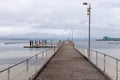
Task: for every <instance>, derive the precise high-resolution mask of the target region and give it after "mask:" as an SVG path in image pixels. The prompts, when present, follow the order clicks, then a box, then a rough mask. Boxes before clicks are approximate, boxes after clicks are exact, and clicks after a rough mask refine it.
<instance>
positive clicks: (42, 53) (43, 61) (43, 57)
mask: <svg viewBox="0 0 120 80" xmlns="http://www.w3.org/2000/svg"><path fill="white" fill-rule="evenodd" d="M43 64H44V53H42V65H43Z"/></svg>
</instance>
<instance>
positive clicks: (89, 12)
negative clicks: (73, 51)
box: [87, 4, 91, 59]
mask: <svg viewBox="0 0 120 80" xmlns="http://www.w3.org/2000/svg"><path fill="white" fill-rule="evenodd" d="M87 12H88V13H87V14H88V16H89V30H88V35H89V36H88V39H89V40H88V58H89V59H90V49H91V48H90V22H91V5H90V4H89V8H88V11H87Z"/></svg>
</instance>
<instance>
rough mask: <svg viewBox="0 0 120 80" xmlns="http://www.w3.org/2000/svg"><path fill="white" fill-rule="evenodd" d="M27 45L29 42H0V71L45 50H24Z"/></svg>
mask: <svg viewBox="0 0 120 80" xmlns="http://www.w3.org/2000/svg"><path fill="white" fill-rule="evenodd" d="M6 43H8V44H6ZM28 45H29V40H0V70H3V69H5V68H7V67H8V66H11V65H13V64H16V63H18V62H20V61H23V60H25V59H27V58H29V57H31V56H33V55H35V54H37V53H39V52H41V51H43V50H45V48H36V49H35V48H33V49H32V48H31V49H30V48H24V46H28Z"/></svg>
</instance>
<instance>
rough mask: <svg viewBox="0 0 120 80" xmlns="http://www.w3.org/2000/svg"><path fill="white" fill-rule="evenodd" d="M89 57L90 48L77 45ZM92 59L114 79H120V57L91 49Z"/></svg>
mask: <svg viewBox="0 0 120 80" xmlns="http://www.w3.org/2000/svg"><path fill="white" fill-rule="evenodd" d="M75 47H76V49H77V50H78V51H79V52H81V53H82V54H83V55H84V56H85V57H86V58H87V59H88V48H85V47H80V46H77V45H76V46H75ZM90 61H91V62H92V63H93V64H94V65H96V66H97V67H98V68H99V69H101V70H102V71H103V73H105V74H107V75H108V76H109V77H111V78H112V79H113V80H120V59H117V58H114V57H112V56H110V55H107V54H104V53H101V52H98V51H95V50H90Z"/></svg>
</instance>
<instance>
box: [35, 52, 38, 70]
mask: <svg viewBox="0 0 120 80" xmlns="http://www.w3.org/2000/svg"><path fill="white" fill-rule="evenodd" d="M37 66H38V55H37V54H36V64H35V71H36V72H37V69H38V68H37Z"/></svg>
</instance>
